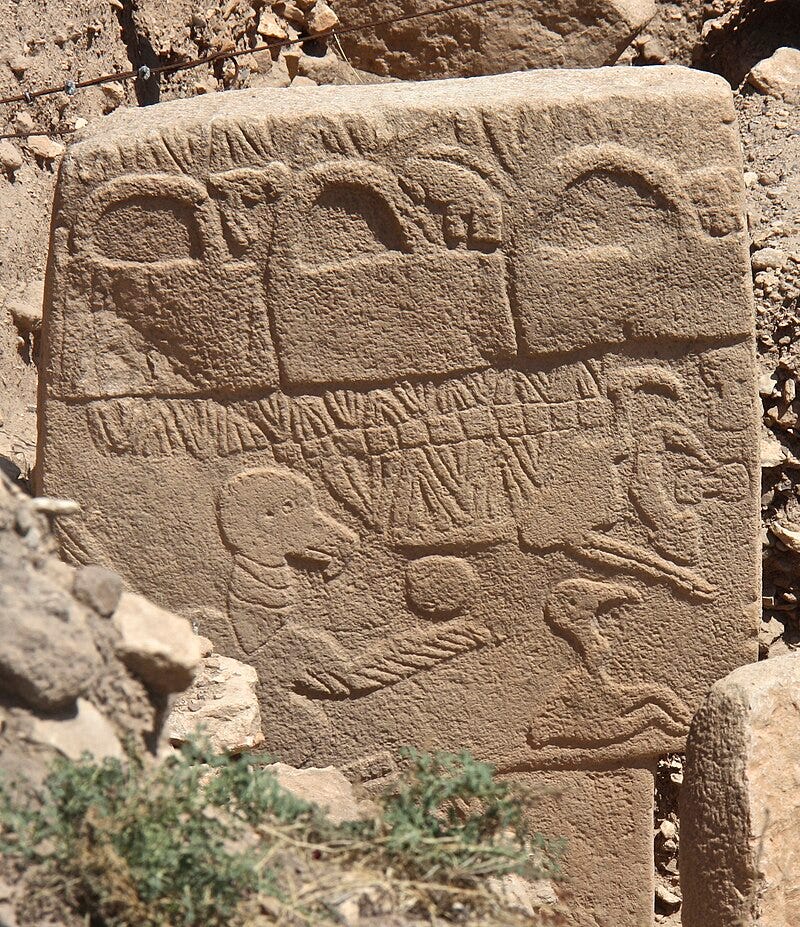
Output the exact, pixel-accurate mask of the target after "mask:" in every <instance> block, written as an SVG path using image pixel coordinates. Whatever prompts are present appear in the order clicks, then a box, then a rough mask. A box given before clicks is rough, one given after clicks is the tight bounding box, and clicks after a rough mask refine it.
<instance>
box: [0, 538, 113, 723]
mask: <svg viewBox="0 0 800 927" xmlns="http://www.w3.org/2000/svg"><path fill="white" fill-rule="evenodd" d="M4 548H6V544H5V543H4V542H3V541H0V569H2V572H0V689H2V691H4V692H5V693H7V694H10V695H13V696H15V697H17V698H19V699H21V700H22V702H23V703H25V704H26V705H29V706H30V707H31V708H36V709H39V710H42V711H56V710H58V709H61V708H66V707H67V706H69V705H72V704H74V702H75V700H76V699H77V698H78V696H79V695H81V694H82V693H83V692H84V691H85V690H86V688H87V686H88V685H90V683H91V680H92V676H93V675H94V673H96V672H97V671H98V669H99V667H100V659H99V654H98V652H97V649H96V648H95V645H94V641H93V640H92V635H91V632H90V631H89V628H88V627H87V625H86V617H85V615H84V614H83V613H82V610H81V608H80V606H79V605H78V604H77V603H76V602H75V601H73V600H72V599H71V598H70V596H69V594H68V593H67V592H66V591H65V590H64V589H62V588H60V587H59V586H58V584H57V583H55V582H53V581H52V580H51V579H50V578H49V577H48V576H46V575H44V573H43V571H41V570H38V569H36V568H35V566H34V565H33V564H31V563H30V562H28V561H26V560H23V559H22V558H18V557H17V556H14V554H15V551H14V550H13V548H11V549H4Z"/></svg>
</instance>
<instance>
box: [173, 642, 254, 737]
mask: <svg viewBox="0 0 800 927" xmlns="http://www.w3.org/2000/svg"><path fill="white" fill-rule="evenodd" d="M203 640H204V639H203V638H200V641H201V643H202V641H203ZM166 734H167V737H168V738H169V740H170V742H171V743H172V744H173V745H174V746H180V745H181V744H183V743H186V742H187V741H188V740H191V739H193V738H194V739H197V738H200V737H202V738H204V739H205V740H207V741H208V744H209V746H210V747H211V749H212V750H213V751H214V752H215V753H233V754H236V753H244V752H246V751H248V750H253V749H254V748H255V747H258V746H260V745H261V744H262V743H263V742H264V735H263V734H262V732H261V709H260V708H259V704H258V674H257V673H256V671H255V670H254V669H253V667H252V666H247V665H246V664H245V663H240V662H239V661H238V660H232V659H230V658H229V657H222V656H219V655H218V654H212V655H208V656H205V657H204V659H203V661H202V663H201V664H200V669H199V670H198V672H197V675H196V676H195V679H194V682H193V683H192V685H191V686H190V688H189V689H187V691H186V692H185V693H183V694H182V695H181V696H180V697H179V698H178V699H177V701H176V702H175V704H174V705H173V706H172V709H171V710H170V714H169V717H168V718H167V721H166Z"/></svg>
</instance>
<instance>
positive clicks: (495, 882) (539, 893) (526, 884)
mask: <svg viewBox="0 0 800 927" xmlns="http://www.w3.org/2000/svg"><path fill="white" fill-rule="evenodd" d="M488 888H489V891H491V892H494V894H495V895H497V897H498V898H499V899H500V900H501V901H502V902H503V904H504V906H505V907H507V908H508V910H509V911H513V912H514V913H516V914H519V915H521V916H522V917H529V918H535V917H536V914H537V912H539V911H541V909H542V908H549V907H555V906H556V905H557V904H558V895H557V894H556V890H555V888H554V887H553V883H552V882H551V881H550V880H549V879H539V880H537V881H531V880H530V879H525V878H523V877H522V876H520V875H517V874H516V873H512V874H511V875H507V876H504V877H503V878H502V879H497V878H492V879H489V881H488ZM535 922H536V921H535V920H534V923H535Z"/></svg>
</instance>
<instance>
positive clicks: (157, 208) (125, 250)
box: [93, 194, 201, 264]
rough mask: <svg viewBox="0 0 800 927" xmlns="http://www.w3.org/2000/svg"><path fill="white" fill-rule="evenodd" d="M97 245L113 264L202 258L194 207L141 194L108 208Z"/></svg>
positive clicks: (101, 219)
mask: <svg viewBox="0 0 800 927" xmlns="http://www.w3.org/2000/svg"><path fill="white" fill-rule="evenodd" d="M93 237H94V243H95V247H96V248H97V250H98V251H99V252H100V254H102V255H103V257H106V258H108V259H110V260H112V261H128V262H134V263H148V264H150V263H154V262H156V261H168V260H174V259H176V258H184V259H185V258H198V257H200V255H201V245H200V237H199V234H198V230H197V220H196V218H195V210H194V206H193V205H192V204H191V203H187V202H182V201H181V200H178V199H173V198H171V197H166V196H156V195H153V196H150V195H146V194H139V195H133V196H129V197H126V198H125V199H121V200H118V201H117V202H115V203H112V204H111V205H109V206H107V207H106V208H105V209H104V210H103V212H102V213H101V214H100V217H99V219H98V221H97V225H96V227H95V229H94V235H93Z"/></svg>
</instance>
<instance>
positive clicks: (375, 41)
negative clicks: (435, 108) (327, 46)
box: [342, 0, 656, 80]
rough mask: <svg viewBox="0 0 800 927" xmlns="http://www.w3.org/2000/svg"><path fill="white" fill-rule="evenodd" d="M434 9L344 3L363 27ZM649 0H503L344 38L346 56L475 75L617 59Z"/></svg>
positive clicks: (405, 74)
mask: <svg viewBox="0 0 800 927" xmlns="http://www.w3.org/2000/svg"><path fill="white" fill-rule="evenodd" d="M430 9H431V5H430V4H426V3H425V0H384V2H383V3H381V5H380V10H379V13H380V15H377V14H378V8H377V7H376V6H375V4H374V3H372V2H371V0H351V2H350V3H348V4H347V25H348V26H351V25H352V26H361V25H362V24H368V23H371V22H375V21H377V20H386V19H393V18H395V17H397V16H402V15H405V14H409V13H419V12H423V11H427V10H430ZM655 12H656V5H655V3H653V2H652V0H556V2H553V0H499V2H494V3H489V4H486V5H483V6H475V7H469V8H465V9H461V10H457V11H454V12H451V13H448V14H446V15H441V16H425V17H422V18H419V19H415V20H411V21H409V20H406V21H403V22H398V23H393V24H390V25H386V26H379V27H377V28H371V29H370V28H367V29H359V31H358V32H355V33H351V34H349V35H344V36H342V43H343V45H344V48H345V51H346V53H347V56H348V58H349V59H350V60H351V61H352V63H353V64H355V65H356V66H357V67H361V68H364V69H365V70H367V71H374V72H375V73H378V74H391V75H392V76H394V77H402V78H406V79H412V80H414V79H416V80H419V79H420V78H424V77H471V76H473V75H476V74H498V73H501V72H504V71H522V70H527V69H528V68H559V67H566V68H592V67H600V66H602V65H604V64H613V63H614V62H615V61H616V60H617V58H618V57H619V56H620V54H621V53H622V52H623V51H624V49H625V48H626V47H627V46H628V45H629V44H630V41H631V39H633V37H634V36H635V35H637V34H638V33H639V32H640V31H641V29H642V28H643V27H644V26H645V25H647V23H648V22H649V21H650V20H651V19H652V18H653V16H654V15H655Z"/></svg>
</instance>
